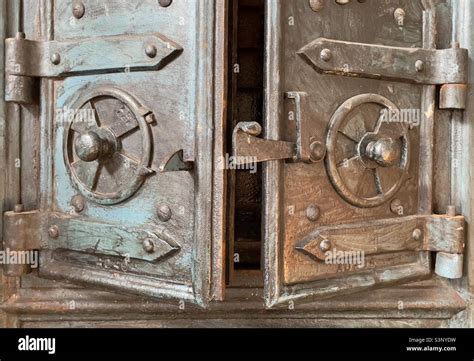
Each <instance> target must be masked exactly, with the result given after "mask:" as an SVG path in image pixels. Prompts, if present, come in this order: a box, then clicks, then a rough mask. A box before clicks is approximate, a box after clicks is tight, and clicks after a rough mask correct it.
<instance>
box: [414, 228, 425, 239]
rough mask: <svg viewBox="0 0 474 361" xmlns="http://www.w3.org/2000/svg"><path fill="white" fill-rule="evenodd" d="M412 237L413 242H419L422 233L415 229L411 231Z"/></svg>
mask: <svg viewBox="0 0 474 361" xmlns="http://www.w3.org/2000/svg"><path fill="white" fill-rule="evenodd" d="M412 237H413V239H414V240H415V241H420V240H421V238H422V237H423V232H422V231H421V229H419V228H417V229H415V230H414V231H413V234H412Z"/></svg>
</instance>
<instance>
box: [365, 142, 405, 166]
mask: <svg viewBox="0 0 474 361" xmlns="http://www.w3.org/2000/svg"><path fill="white" fill-rule="evenodd" d="M366 155H367V156H368V157H369V158H370V159H372V160H374V161H375V162H377V164H378V165H380V166H382V167H391V166H394V165H395V164H397V163H398V162H399V161H400V156H401V149H400V145H399V144H398V143H397V142H396V141H394V140H393V139H392V138H381V139H379V140H377V141H375V142H370V143H369V144H368V145H367V150H366Z"/></svg>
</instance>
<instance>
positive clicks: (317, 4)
mask: <svg viewBox="0 0 474 361" xmlns="http://www.w3.org/2000/svg"><path fill="white" fill-rule="evenodd" d="M323 4H324V3H323V0H309V6H310V7H311V10H313V11H320V10H321V9H322V8H323Z"/></svg>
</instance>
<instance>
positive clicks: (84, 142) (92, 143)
mask: <svg viewBox="0 0 474 361" xmlns="http://www.w3.org/2000/svg"><path fill="white" fill-rule="evenodd" d="M104 142H105V141H104V140H102V139H101V138H100V137H99V135H97V133H94V132H85V133H83V134H81V135H80V136H79V137H78V138H77V139H76V141H75V143H74V147H75V150H76V154H77V156H78V157H79V158H80V159H81V160H83V161H84V162H93V161H95V160H97V159H99V158H100V156H101V154H102V149H103V147H104Z"/></svg>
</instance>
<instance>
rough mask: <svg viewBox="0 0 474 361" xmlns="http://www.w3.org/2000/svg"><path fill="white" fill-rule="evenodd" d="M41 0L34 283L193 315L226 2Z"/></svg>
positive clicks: (217, 131) (200, 288)
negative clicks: (136, 299) (65, 284)
mask: <svg viewBox="0 0 474 361" xmlns="http://www.w3.org/2000/svg"><path fill="white" fill-rule="evenodd" d="M42 3H43V5H44V7H42V8H41V9H38V15H37V16H40V17H41V21H42V22H46V24H50V26H51V28H50V31H49V33H50V37H49V39H46V42H45V43H44V44H46V45H44V46H43V45H42V46H43V47H44V49H46V50H45V51H44V54H43V55H46V56H48V59H46V60H45V59H42V62H45V63H47V67H46V68H41V69H40V70H39V71H45V72H46V73H47V74H46V78H44V75H41V74H40V75H41V76H42V80H41V100H40V103H41V150H40V164H41V169H40V209H39V211H38V212H37V214H38V216H37V218H38V221H37V224H38V225H39V228H40V231H39V234H40V236H41V237H40V238H41V243H42V244H41V252H40V268H39V276H40V277H45V278H51V279H57V280H66V281H71V282H75V283H79V284H81V285H84V286H91V287H96V288H97V287H98V288H100V289H104V290H111V291H117V292H122V293H130V294H135V295H145V296H151V297H154V298H168V299H170V298H171V299H177V300H184V301H187V302H191V303H195V304H198V305H201V306H205V305H206V304H207V303H208V301H209V299H210V298H211V291H210V288H211V287H210V285H211V283H212V282H211V278H212V276H211V274H213V275H216V274H217V275H218V274H219V270H222V264H220V261H219V260H220V259H222V258H221V257H212V248H213V244H212V243H213V242H212V239H211V237H212V232H211V229H212V227H213V226H215V227H216V228H218V229H219V228H221V225H220V224H219V222H220V221H219V218H218V217H213V212H214V214H215V213H216V212H217V213H219V209H220V208H223V201H221V202H217V203H216V202H215V203H214V204H212V197H213V179H214V181H215V179H216V178H213V177H215V176H216V173H214V171H216V172H219V170H218V169H214V167H213V162H214V159H213V154H214V153H213V152H214V140H213V137H214V136H215V137H217V138H218V141H219V142H218V143H220V140H221V139H220V138H219V137H221V127H222V123H221V121H220V120H222V119H220V120H219V121H216V123H214V120H215V118H214V115H215V114H221V113H222V112H221V113H219V110H217V111H216V108H215V104H219V101H218V100H215V88H216V87H218V88H220V89H224V85H223V78H219V77H218V76H217V75H216V72H215V69H216V68H219V66H216V67H214V64H215V63H214V60H215V54H216V53H215V52H216V51H217V50H216V46H217V47H218V46H219V44H218V42H219V36H221V35H216V34H222V33H225V31H224V30H225V29H219V26H220V25H219V24H220V23H219V22H218V21H216V19H219V18H220V17H222V14H223V13H224V12H225V5H224V4H221V5H216V2H215V1H211V0H209V1H208V0H203V1H194V0H173V1H156V0H140V1H133V2H130V1H125V0H106V1H103V0H101V1H99V0H83V1H68V0H56V1H54V2H53V1H42ZM40 7H41V6H40ZM40 10H41V11H40ZM25 20H27V19H25ZM216 24H218V25H217V26H216ZM214 45H215V46H214ZM222 53H223V52H222ZM217 65H219V64H217ZM217 116H218V115H216V117H217ZM213 123H214V124H213ZM213 127H214V132H213V131H212V129H213ZM221 198H223V197H221ZM216 207H217V208H219V209H216ZM213 222H214V223H213ZM216 222H217V224H216ZM217 248H219V246H218V247H217ZM212 259H214V260H217V262H216V261H214V264H213V265H212V267H213V268H214V270H213V271H212V272H211V260H212ZM216 269H217V271H216Z"/></svg>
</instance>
